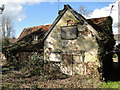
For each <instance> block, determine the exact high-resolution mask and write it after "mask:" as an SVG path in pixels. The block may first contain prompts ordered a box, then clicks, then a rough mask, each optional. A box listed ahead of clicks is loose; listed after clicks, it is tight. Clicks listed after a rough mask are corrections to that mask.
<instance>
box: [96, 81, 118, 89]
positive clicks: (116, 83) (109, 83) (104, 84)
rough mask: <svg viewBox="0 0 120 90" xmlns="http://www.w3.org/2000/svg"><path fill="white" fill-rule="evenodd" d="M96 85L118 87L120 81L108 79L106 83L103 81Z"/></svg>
mask: <svg viewBox="0 0 120 90" xmlns="http://www.w3.org/2000/svg"><path fill="white" fill-rule="evenodd" d="M98 87H103V88H119V89H120V81H118V82H112V81H108V82H107V83H106V82H103V83H101V84H99V85H98Z"/></svg>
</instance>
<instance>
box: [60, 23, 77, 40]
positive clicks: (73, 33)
mask: <svg viewBox="0 0 120 90" xmlns="http://www.w3.org/2000/svg"><path fill="white" fill-rule="evenodd" d="M77 36H78V29H77V26H76V25H71V26H63V27H61V39H64V40H73V39H76V38H77Z"/></svg>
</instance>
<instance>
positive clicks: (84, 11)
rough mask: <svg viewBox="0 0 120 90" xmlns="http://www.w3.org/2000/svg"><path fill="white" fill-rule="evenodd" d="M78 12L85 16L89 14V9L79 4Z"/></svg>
mask: <svg viewBox="0 0 120 90" xmlns="http://www.w3.org/2000/svg"><path fill="white" fill-rule="evenodd" d="M79 13H80V14H82V15H84V16H86V17H88V16H89V14H90V11H89V10H88V9H86V7H85V6H80V7H79Z"/></svg>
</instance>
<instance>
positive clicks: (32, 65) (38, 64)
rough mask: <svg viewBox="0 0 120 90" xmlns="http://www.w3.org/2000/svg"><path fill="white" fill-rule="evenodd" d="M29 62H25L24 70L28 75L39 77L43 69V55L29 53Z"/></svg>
mask: <svg viewBox="0 0 120 90" xmlns="http://www.w3.org/2000/svg"><path fill="white" fill-rule="evenodd" d="M29 58H30V60H28V61H26V65H25V66H26V68H27V70H28V73H29V74H31V75H40V74H42V71H43V67H44V59H43V58H44V57H43V55H41V54H39V53H38V52H33V53H31V56H30V57H29Z"/></svg>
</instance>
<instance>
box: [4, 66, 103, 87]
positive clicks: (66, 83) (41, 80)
mask: <svg viewBox="0 0 120 90" xmlns="http://www.w3.org/2000/svg"><path fill="white" fill-rule="evenodd" d="M2 82H3V83H2V87H3V88H98V87H99V86H98V85H99V84H100V83H102V82H101V81H100V80H99V78H98V77H96V76H80V75H75V76H66V75H65V74H62V73H57V74H54V76H52V75H40V76H38V75H36V76H35V75H34V76H29V75H28V76H27V75H25V74H24V73H21V72H20V71H17V70H13V69H9V70H7V68H6V67H3V74H2Z"/></svg>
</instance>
